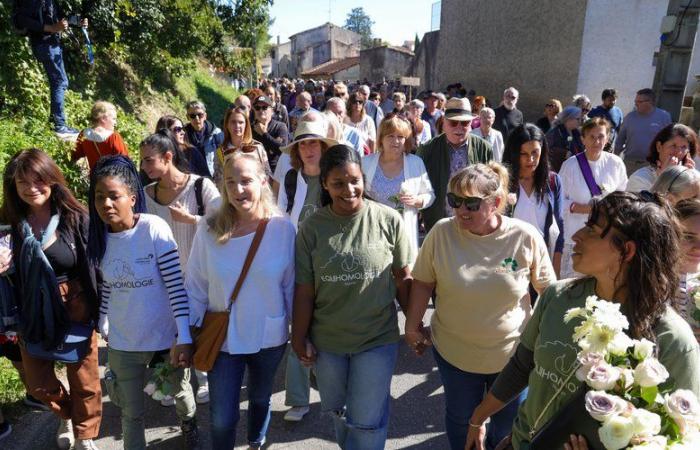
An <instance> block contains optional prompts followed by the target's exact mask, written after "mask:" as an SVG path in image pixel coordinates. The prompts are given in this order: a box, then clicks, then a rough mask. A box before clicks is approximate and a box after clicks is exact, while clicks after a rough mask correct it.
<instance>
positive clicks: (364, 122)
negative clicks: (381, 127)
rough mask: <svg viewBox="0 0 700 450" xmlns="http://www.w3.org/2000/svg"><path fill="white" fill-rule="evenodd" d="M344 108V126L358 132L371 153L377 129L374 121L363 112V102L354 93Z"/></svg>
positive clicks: (375, 140)
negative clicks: (345, 111)
mask: <svg viewBox="0 0 700 450" xmlns="http://www.w3.org/2000/svg"><path fill="white" fill-rule="evenodd" d="M346 108H347V115H346V116H345V124H347V125H350V126H351V127H353V128H356V129H357V131H359V132H360V134H361V135H362V137H363V138H364V139H365V141H367V145H368V146H369V149H370V152H371V153H373V152H374V145H375V143H376V142H377V127H376V125H375V124H374V119H372V118H371V117H370V116H369V115H368V114H367V113H366V112H365V100H364V99H363V98H362V97H361V96H360V95H358V94H357V92H355V93H353V94H351V95H350V98H349V99H348V102H347V105H346Z"/></svg>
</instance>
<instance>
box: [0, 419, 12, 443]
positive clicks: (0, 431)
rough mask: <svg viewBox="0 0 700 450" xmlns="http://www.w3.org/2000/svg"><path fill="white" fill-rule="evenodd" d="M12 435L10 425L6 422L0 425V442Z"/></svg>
mask: <svg viewBox="0 0 700 450" xmlns="http://www.w3.org/2000/svg"><path fill="white" fill-rule="evenodd" d="M10 433H12V425H10V422H8V421H7V420H6V421H4V422H2V423H0V440H2V439H5V438H6V437H7V436H9V435H10Z"/></svg>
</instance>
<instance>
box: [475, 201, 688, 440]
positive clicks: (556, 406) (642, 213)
mask: <svg viewBox="0 0 700 450" xmlns="http://www.w3.org/2000/svg"><path fill="white" fill-rule="evenodd" d="M680 236H681V233H680V226H679V224H678V221H677V219H676V218H675V214H674V212H673V210H672V209H671V207H670V205H669V204H668V203H667V202H666V201H664V200H663V199H662V198H661V197H659V196H658V195H656V194H650V193H648V192H644V193H642V194H632V193H629V192H612V193H610V194H608V195H607V196H606V197H604V198H602V199H599V198H596V199H594V200H593V201H592V203H591V213H590V215H589V218H588V221H587V222H586V225H585V226H584V227H583V228H581V229H580V230H578V231H577V232H576V233H575V234H574V236H573V240H574V243H575V245H574V252H573V264H574V269H575V270H576V271H578V272H580V273H582V274H584V275H585V276H584V278H581V279H576V280H563V281H560V282H557V283H555V284H553V285H552V286H550V287H549V288H548V289H547V290H545V291H544V293H543V294H542V296H541V297H540V299H539V304H538V306H537V308H536V309H535V313H534V315H533V317H532V319H530V321H529V322H528V324H527V326H526V327H525V331H524V332H523V334H522V337H521V342H520V344H519V345H518V348H517V349H516V352H515V354H514V356H513V357H512V358H511V360H510V362H509V363H508V365H507V366H506V367H505V368H504V369H503V371H502V372H501V375H500V376H499V377H498V379H497V380H496V382H495V383H494V385H493V388H492V389H491V391H490V392H489V393H488V394H487V396H486V398H485V399H484V401H483V402H482V403H481V404H480V405H479V406H478V407H477V408H476V410H475V411H474V414H473V415H472V417H471V420H470V422H469V436H468V439H467V445H466V447H465V449H471V448H477V449H481V448H483V446H482V441H483V435H484V432H485V426H484V422H485V421H486V419H488V418H489V417H490V416H492V415H493V414H495V413H496V412H497V411H499V410H500V409H501V408H502V407H503V405H505V404H506V403H508V401H509V400H510V399H511V398H513V397H514V396H516V395H518V393H519V392H520V391H522V390H523V389H524V388H525V387H526V386H527V387H528V389H529V390H528V396H527V400H525V402H524V403H523V405H522V406H521V408H520V410H519V411H518V416H517V418H516V420H515V423H514V425H513V434H512V441H511V443H510V445H512V447H503V448H514V449H516V450H519V449H521V448H525V447H527V446H528V444H529V443H530V441H531V439H532V436H534V435H535V434H536V433H537V432H538V431H539V430H540V429H541V428H542V427H543V425H545V424H547V422H548V421H549V420H550V419H551V418H553V417H554V416H556V415H557V414H558V413H559V411H560V410H561V409H562V408H564V406H565V405H567V403H568V402H569V400H570V399H572V398H574V397H575V396H576V394H577V392H578V391H579V388H580V387H581V384H582V382H581V381H579V380H578V379H577V378H576V377H573V376H571V374H572V372H574V371H575V370H576V369H577V368H578V364H577V362H576V355H577V347H576V344H575V343H574V341H573V334H574V327H575V326H577V325H578V324H579V322H578V321H572V322H570V323H564V314H565V313H566V311H567V310H569V309H570V308H575V307H579V306H584V305H585V303H586V299H587V298H588V297H589V296H592V295H593V296H596V297H598V298H599V299H601V300H605V301H610V302H614V303H620V304H621V311H622V313H623V314H624V315H625V316H626V317H627V320H628V321H629V334H630V335H631V337H633V338H635V339H641V338H646V339H649V340H651V341H653V342H655V344H656V349H657V355H658V356H657V357H658V359H659V361H660V362H661V364H663V365H664V366H665V367H666V369H667V370H668V372H669V374H670V377H669V378H670V380H671V383H672V384H673V385H674V387H675V388H676V389H688V390H691V391H692V392H693V393H694V394H695V395H698V394H699V393H700V349H699V348H698V343H697V342H696V341H695V337H694V336H693V332H692V331H691V329H690V327H689V326H688V324H687V323H686V322H685V321H684V320H683V319H682V318H681V317H680V316H679V315H678V313H676V312H675V311H674V309H673V308H672V307H671V302H672V301H673V298H674V296H675V294H676V289H677V288H678V274H679V268H678V267H677V265H676V264H677V261H679V260H680V259H681V258H680ZM561 386H564V387H563V388H562V387H561ZM581 401H583V399H581ZM589 419H590V417H588V415H587V414H582V415H580V416H576V417H574V418H573V419H572V423H571V426H572V429H570V430H567V431H568V432H570V433H572V436H571V440H570V441H569V442H567V443H566V447H565V448H569V449H571V448H574V449H581V448H583V449H585V448H588V447H587V444H586V442H585V439H583V438H581V436H580V435H586V436H597V428H598V426H599V424H598V422H596V421H594V420H593V421H591V420H589ZM574 434H575V435H578V436H574ZM561 445H562V446H563V445H564V442H562V443H561ZM598 445H599V444H598ZM557 448H561V447H557ZM595 448H599V447H595Z"/></svg>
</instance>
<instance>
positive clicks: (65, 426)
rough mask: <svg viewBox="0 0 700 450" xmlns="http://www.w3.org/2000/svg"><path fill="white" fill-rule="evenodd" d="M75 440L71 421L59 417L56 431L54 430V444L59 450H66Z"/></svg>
mask: <svg viewBox="0 0 700 450" xmlns="http://www.w3.org/2000/svg"><path fill="white" fill-rule="evenodd" d="M73 442H75V437H74V436H73V423H72V422H71V421H70V419H68V420H63V419H61V424H60V425H59V426H58V432H56V445H57V446H58V448H60V449H61V450H68V449H69V448H71V446H72V445H73Z"/></svg>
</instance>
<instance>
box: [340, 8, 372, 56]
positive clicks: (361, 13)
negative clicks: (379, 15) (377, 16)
mask: <svg viewBox="0 0 700 450" xmlns="http://www.w3.org/2000/svg"><path fill="white" fill-rule="evenodd" d="M372 25H374V21H373V20H372V19H370V17H369V16H368V15H367V13H365V10H364V9H363V8H362V7H359V8H353V9H352V10H351V11H350V12H349V13H348V16H347V18H346V19H345V28H347V29H348V30H350V31H354V32H355V33H357V34H359V35H360V36H362V39H361V40H360V43H361V44H362V48H370V47H372Z"/></svg>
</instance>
